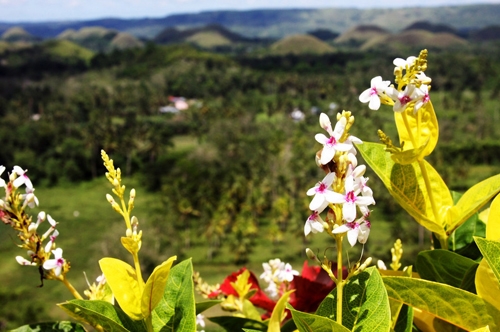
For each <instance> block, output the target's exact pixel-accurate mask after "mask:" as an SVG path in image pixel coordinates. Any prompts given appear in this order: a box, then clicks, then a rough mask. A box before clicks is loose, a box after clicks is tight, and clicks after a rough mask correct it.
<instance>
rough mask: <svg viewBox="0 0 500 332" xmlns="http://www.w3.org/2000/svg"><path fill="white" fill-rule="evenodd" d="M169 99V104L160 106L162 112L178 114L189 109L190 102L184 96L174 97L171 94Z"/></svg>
mask: <svg viewBox="0 0 500 332" xmlns="http://www.w3.org/2000/svg"><path fill="white" fill-rule="evenodd" d="M168 101H170V104H169V105H166V106H162V107H160V109H159V111H160V113H173V114H177V113H179V112H180V111H184V110H187V109H188V108H189V104H188V103H187V101H186V98H184V97H173V96H169V97H168Z"/></svg>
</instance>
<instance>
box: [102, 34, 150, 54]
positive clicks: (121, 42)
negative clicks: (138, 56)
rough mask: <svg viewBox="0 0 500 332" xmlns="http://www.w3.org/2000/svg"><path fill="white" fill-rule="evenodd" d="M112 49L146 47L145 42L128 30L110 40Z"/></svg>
mask: <svg viewBox="0 0 500 332" xmlns="http://www.w3.org/2000/svg"><path fill="white" fill-rule="evenodd" d="M110 47H111V48H112V49H119V50H125V49H129V48H140V47H144V43H143V42H142V41H140V40H139V39H137V38H136V37H134V36H132V35H131V34H129V33H126V32H120V33H119V34H117V35H116V36H115V37H114V38H113V39H112V40H111V42H110Z"/></svg>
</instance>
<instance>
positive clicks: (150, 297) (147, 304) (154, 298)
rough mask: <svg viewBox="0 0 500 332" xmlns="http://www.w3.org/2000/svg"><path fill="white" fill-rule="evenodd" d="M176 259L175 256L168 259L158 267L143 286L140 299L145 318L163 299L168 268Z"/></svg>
mask: <svg viewBox="0 0 500 332" xmlns="http://www.w3.org/2000/svg"><path fill="white" fill-rule="evenodd" d="M176 259H177V256H172V257H170V258H169V259H168V260H166V261H165V262H163V263H162V264H160V265H158V266H157V267H156V268H155V269H154V270H153V273H151V275H150V276H149V279H148V281H147V282H146V286H144V291H143V292H142V299H141V312H142V315H143V316H144V317H145V318H146V317H149V315H150V314H151V311H153V309H154V308H155V307H156V305H157V304H158V302H160V300H161V298H162V297H163V292H164V291H165V286H166V284H167V279H168V274H169V272H170V268H171V267H172V263H173V262H174V260H176Z"/></svg>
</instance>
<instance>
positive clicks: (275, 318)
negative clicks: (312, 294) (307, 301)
mask: <svg viewBox="0 0 500 332" xmlns="http://www.w3.org/2000/svg"><path fill="white" fill-rule="evenodd" d="M293 292H295V289H292V290H290V291H288V292H286V293H285V294H283V295H282V296H281V297H280V299H279V300H278V302H277V303H276V305H275V306H274V309H273V313H272V314H271V318H270V319H269V324H268V329H267V331H268V332H280V327H281V322H282V321H283V318H284V316H285V307H286V304H287V303H288V298H289V297H290V294H292V293H293Z"/></svg>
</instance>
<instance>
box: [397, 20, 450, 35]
mask: <svg viewBox="0 0 500 332" xmlns="http://www.w3.org/2000/svg"><path fill="white" fill-rule="evenodd" d="M403 30H404V31H406V30H425V31H430V32H448V33H452V34H455V35H456V34H457V33H458V31H457V29H454V28H452V27H451V26H449V25H446V24H440V23H431V22H428V21H418V22H415V23H412V24H410V25H409V26H407V27H406V28H404V29H403Z"/></svg>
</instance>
